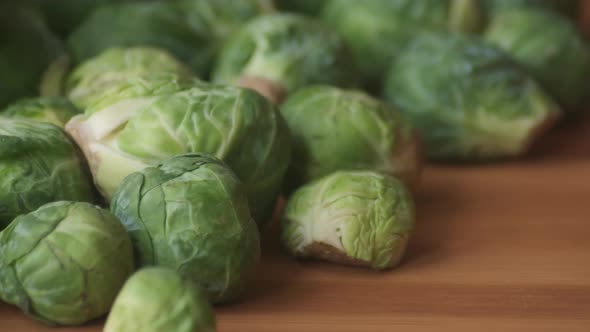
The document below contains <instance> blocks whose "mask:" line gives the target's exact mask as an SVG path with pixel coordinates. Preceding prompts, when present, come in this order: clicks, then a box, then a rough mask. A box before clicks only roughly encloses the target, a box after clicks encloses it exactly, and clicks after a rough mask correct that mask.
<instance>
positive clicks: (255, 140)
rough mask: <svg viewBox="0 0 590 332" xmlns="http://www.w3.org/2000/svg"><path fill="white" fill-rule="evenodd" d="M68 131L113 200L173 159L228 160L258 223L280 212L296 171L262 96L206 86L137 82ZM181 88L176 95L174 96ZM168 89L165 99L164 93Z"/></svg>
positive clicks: (275, 115)
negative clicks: (142, 174) (284, 188)
mask: <svg viewBox="0 0 590 332" xmlns="http://www.w3.org/2000/svg"><path fill="white" fill-rule="evenodd" d="M128 83H129V84H128V85H127V86H125V87H124V86H123V85H120V86H119V87H118V90H117V91H110V92H109V93H106V94H105V96H104V98H103V99H102V100H100V101H98V102H96V103H95V104H93V105H92V106H91V107H89V108H88V109H87V110H86V115H84V116H77V117H74V118H73V119H72V120H71V121H70V122H69V123H68V124H67V126H66V129H67V130H68V132H69V133H70V134H71V135H72V136H73V137H74V139H75V140H76V141H77V142H78V144H79V145H80V146H81V147H82V150H83V151H84V153H85V154H86V156H87V159H88V161H89V164H90V168H91V171H92V173H93V175H94V180H95V183H96V184H97V186H98V188H99V190H100V191H101V192H102V193H103V195H104V196H105V197H106V198H107V199H108V198H110V197H111V195H112V194H113V192H114V191H115V190H116V188H117V186H118V185H119V183H120V182H121V181H122V180H123V178H124V177H125V176H127V175H128V174H130V173H133V172H135V171H139V170H141V169H143V168H145V167H147V166H151V165H156V164H157V163H159V162H160V161H162V160H164V159H166V158H169V157H172V156H174V155H178V154H182V153H187V152H202V153H209V154H212V155H215V156H216V157H218V158H221V159H222V160H224V161H225V162H227V163H228V165H230V167H232V169H233V170H234V171H235V172H236V174H237V175H238V176H239V177H240V179H241V180H242V181H243V182H244V183H245V184H246V188H247V191H248V195H249V200H250V203H251V204H252V205H251V207H252V210H253V214H254V216H255V218H256V219H257V221H259V222H261V223H262V222H264V221H266V218H268V217H269V216H270V215H271V213H272V210H273V207H274V203H275V200H276V197H277V195H278V193H279V191H280V186H281V182H282V178H283V175H284V173H285V171H286V169H287V167H288V164H289V157H290V148H289V134H288V132H287V129H286V125H285V124H284V120H283V119H282V117H281V116H280V114H279V112H278V111H277V110H276V109H275V108H273V107H272V105H271V104H270V103H269V102H268V101H267V100H265V99H264V98H263V97H261V96H259V95H258V94H257V93H255V92H252V91H249V90H246V89H240V88H234V87H221V86H214V85H209V84H206V83H197V82H195V83H193V84H192V87H190V88H187V87H186V86H183V85H182V84H177V83H174V82H169V81H167V80H165V79H164V80H162V81H161V82H159V83H161V84H162V86H163V87H162V86H160V85H158V84H156V83H155V82H154V81H149V80H147V81H145V80H142V79H140V80H135V81H134V80H130V81H129V82H128ZM175 89H176V93H173V92H174V90H175ZM163 90H167V93H166V94H163V95H157V92H160V91H163Z"/></svg>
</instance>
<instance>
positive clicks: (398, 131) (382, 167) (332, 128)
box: [281, 86, 421, 185]
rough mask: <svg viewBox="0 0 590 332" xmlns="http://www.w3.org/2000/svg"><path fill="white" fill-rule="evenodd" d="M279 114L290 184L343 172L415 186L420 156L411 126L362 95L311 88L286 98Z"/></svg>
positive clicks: (376, 101) (386, 108) (391, 111)
mask: <svg viewBox="0 0 590 332" xmlns="http://www.w3.org/2000/svg"><path fill="white" fill-rule="evenodd" d="M281 113H282V114H283V116H284V118H285V120H286V122H287V125H288V127H289V131H290V132H291V135H292V147H293V153H292V154H293V158H292V161H291V166H290V170H289V174H288V176H287V177H286V179H288V180H289V181H291V182H292V184H294V185H301V184H303V183H305V182H308V181H309V180H313V179H316V178H319V177H322V176H324V175H327V174H329V173H332V172H334V171H337V170H345V169H349V170H351V169H366V170H376V171H381V172H385V173H390V174H392V175H396V176H398V177H400V178H402V179H403V180H404V182H406V183H407V184H409V185H415V184H417V182H418V177H419V174H420V168H421V151H420V149H419V142H418V139H417V136H416V135H415V133H414V131H413V129H412V127H411V126H410V125H409V124H408V123H407V122H406V120H405V119H403V118H402V115H401V114H400V113H399V112H398V111H397V110H395V109H394V108H392V107H388V106H386V105H385V104H384V103H382V102H381V101H379V100H377V99H375V98H373V97H371V96H369V95H367V94H366V93H364V92H361V91H355V90H342V89H339V88H335V87H329V86H311V87H308V88H304V89H301V90H299V91H297V92H296V93H294V94H293V95H292V96H291V97H289V98H288V99H287V100H286V101H285V103H284V104H283V106H282V107H281Z"/></svg>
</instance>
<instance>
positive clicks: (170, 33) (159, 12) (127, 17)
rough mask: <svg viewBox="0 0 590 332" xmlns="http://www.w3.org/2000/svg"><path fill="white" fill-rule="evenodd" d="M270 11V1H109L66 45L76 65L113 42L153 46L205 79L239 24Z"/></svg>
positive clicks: (75, 32)
mask: <svg viewBox="0 0 590 332" xmlns="http://www.w3.org/2000/svg"><path fill="white" fill-rule="evenodd" d="M271 9H272V8H271V6H270V5H269V1H268V0H240V1H235V0H199V1H195V0H177V1H152V2H138V3H120V4H113V5H108V6H103V7H101V8H98V9H97V10H95V11H94V12H93V13H92V15H90V17H88V19H86V20H85V21H84V22H82V24H81V25H80V26H79V27H78V28H77V29H76V30H75V31H74V32H73V33H72V34H71V35H70V36H69V38H68V45H69V47H70V49H71V51H72V55H73V57H74V60H75V61H76V62H77V63H79V62H81V61H84V60H86V59H88V58H91V57H94V56H96V55H98V54H99V53H101V52H102V51H104V50H106V49H108V48H111V47H114V46H139V45H151V46H157V47H161V48H164V49H167V50H169V51H170V52H171V53H172V54H174V55H175V56H176V57H178V58H179V59H180V60H182V61H184V62H185V63H187V64H188V65H189V66H191V67H192V68H193V70H194V71H195V73H196V74H197V75H198V76H199V77H203V78H204V77H206V76H207V74H208V71H209V68H210V67H211V62H212V60H213V58H214V57H215V55H216V54H217V52H218V49H219V46H220V44H221V43H222V42H223V40H224V39H225V38H227V36H228V35H229V34H231V33H232V32H233V31H234V30H236V29H238V28H239V27H240V25H241V24H242V23H243V22H245V21H247V20H248V19H250V18H252V17H254V16H256V15H259V14H262V13H265V12H267V11H270V10H271Z"/></svg>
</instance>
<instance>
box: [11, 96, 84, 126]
mask: <svg viewBox="0 0 590 332" xmlns="http://www.w3.org/2000/svg"><path fill="white" fill-rule="evenodd" d="M79 113H80V112H79V111H78V109H76V107H75V106H74V105H73V104H72V103H71V102H70V101H69V100H67V99H66V98H62V97H37V98H28V99H22V100H19V101H17V102H15V103H12V104H10V105H9V106H8V107H7V108H6V109H5V110H4V111H2V112H0V115H1V116H5V117H10V118H21V119H30V120H35V121H41V122H47V123H52V124H54V125H56V126H58V127H61V128H63V127H64V126H65V125H66V123H67V122H68V121H69V120H70V119H71V118H72V117H73V116H75V115H76V114H79Z"/></svg>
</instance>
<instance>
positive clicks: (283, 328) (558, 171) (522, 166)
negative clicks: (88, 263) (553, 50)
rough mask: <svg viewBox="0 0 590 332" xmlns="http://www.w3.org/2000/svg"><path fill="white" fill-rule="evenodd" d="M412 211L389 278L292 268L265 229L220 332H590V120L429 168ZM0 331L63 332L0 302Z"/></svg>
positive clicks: (222, 314) (272, 231)
mask: <svg viewBox="0 0 590 332" xmlns="http://www.w3.org/2000/svg"><path fill="white" fill-rule="evenodd" d="M416 201H417V207H418V228H417V231H416V234H415V237H414V238H413V240H412V242H411V245H410V248H409V252H408V255H407V257H406V259H405V261H404V263H403V264H402V265H401V266H400V267H399V268H397V269H395V270H392V271H389V272H373V271H369V270H365V269H358V268H347V267H341V266H335V265H331V264H324V263H318V262H306V263H301V262H296V261H293V260H291V259H290V258H289V257H288V256H286V255H285V254H284V252H283V251H282V250H281V248H280V245H279V243H278V241H277V232H276V225H273V226H274V227H270V228H268V229H266V230H265V232H264V235H263V237H264V248H263V250H264V255H263V261H262V264H261V266H260V271H259V273H258V278H257V280H256V282H255V283H254V284H253V286H252V289H251V290H250V294H249V295H248V297H247V298H246V299H245V300H244V301H243V302H242V303H238V304H234V305H231V306H225V307H219V308H218V309H217V318H218V325H219V331H220V332H301V331H304V332H326V331H338V332H373V331H404V332H414V331H453V332H461V331H474V330H478V331H519V332H522V331H535V332H539V331H552V332H554V331H568V332H574V331H584V332H588V331H590V116H589V117H587V118H584V119H577V120H575V121H571V122H570V123H569V124H567V125H563V126H561V127H560V128H558V129H557V130H555V131H554V132H553V133H552V134H551V135H549V136H548V137H546V139H544V140H543V141H542V142H540V143H539V144H538V145H537V146H536V148H535V149H534V150H533V151H532V153H531V154H530V155H529V156H528V157H527V158H525V159H523V160H519V161H511V162H503V163H498V164H489V165H478V166H473V165H472V166H448V165H447V166H441V165H438V166H429V167H428V168H427V169H426V171H425V174H424V181H423V185H422V188H421V190H420V192H419V194H418V195H417V197H416ZM101 329H102V322H100V321H99V322H95V323H94V324H91V325H89V326H87V327H79V328H63V329H60V330H59V331H64V332H66V331H68V332H74V331H76V332H82V331H88V332H90V331H101ZM0 331H2V332H5V331H11V332H13V331H14V332H20V331H34V332H41V331H55V330H54V329H51V328H48V327H44V326H43V325H41V324H39V323H37V322H35V321H32V320H30V319H28V318H27V317H25V316H24V315H22V314H21V313H20V312H19V311H18V310H17V309H15V308H13V307H10V306H8V305H5V304H0ZM170 332H174V331H170Z"/></svg>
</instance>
